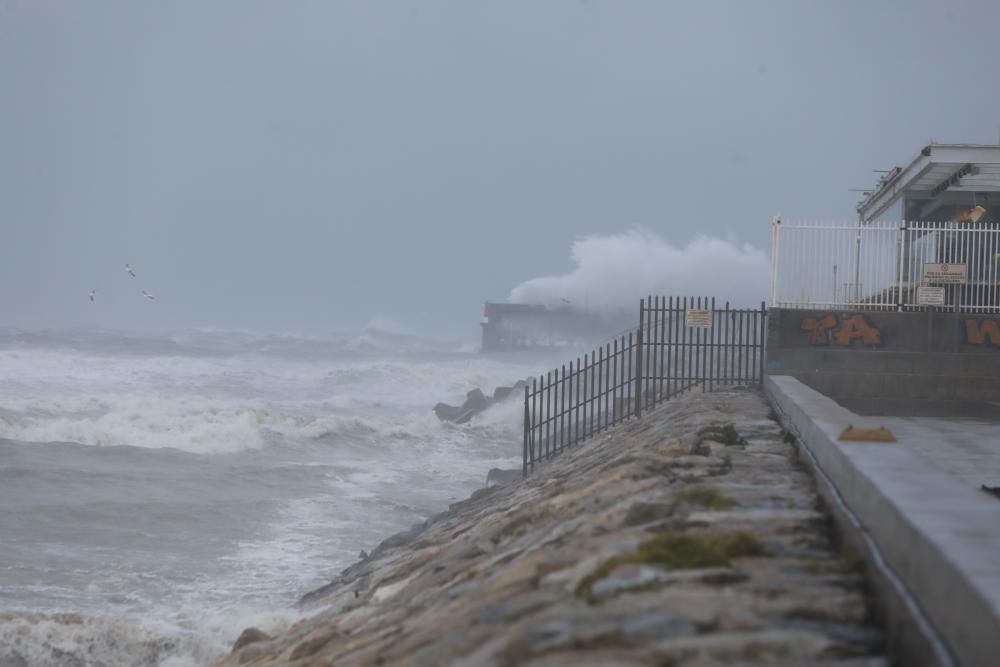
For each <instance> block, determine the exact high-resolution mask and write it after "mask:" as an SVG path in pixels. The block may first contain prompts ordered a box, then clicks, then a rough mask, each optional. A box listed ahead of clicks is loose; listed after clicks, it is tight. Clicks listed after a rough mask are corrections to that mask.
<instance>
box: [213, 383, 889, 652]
mask: <svg viewBox="0 0 1000 667" xmlns="http://www.w3.org/2000/svg"><path fill="white" fill-rule="evenodd" d="M783 436H784V434H783V432H782V431H781V428H780V427H779V426H778V425H777V424H776V423H775V422H774V420H773V419H772V415H771V414H770V410H769V408H768V406H767V404H766V403H765V402H764V400H763V399H762V397H761V396H760V394H758V393H757V392H755V391H750V390H741V389H735V390H729V391H722V392H716V393H709V394H696V395H690V396H687V397H684V398H681V399H678V400H675V401H672V402H669V403H666V404H664V405H662V406H660V407H659V408H657V409H655V410H652V411H650V412H648V413H647V414H645V415H644V416H643V418H642V419H641V420H637V421H632V422H628V423H626V424H623V425H621V426H620V427H618V428H617V429H614V430H611V431H609V432H608V433H606V434H604V435H603V436H601V437H597V438H594V439H593V440H592V441H590V442H588V443H586V444H584V445H582V446H580V447H578V448H575V449H573V450H568V451H566V452H563V453H562V454H560V455H559V456H558V457H556V458H554V459H552V461H551V462H549V463H547V464H546V465H543V466H542V467H541V469H539V470H538V471H536V473H535V474H534V475H532V476H531V477H529V478H528V479H527V480H524V481H521V482H517V483H515V484H512V485H509V486H506V487H493V488H490V489H485V490H483V491H480V492H477V493H476V494H474V495H473V496H472V497H471V498H470V499H469V500H466V501H463V502H461V503H457V504H455V505H453V506H452V507H451V508H450V510H449V511H448V512H445V513H443V514H440V515H438V516H436V517H433V518H432V519H430V520H428V521H427V522H426V523H425V524H424V525H423V526H421V527H419V528H415V529H414V530H412V531H409V532H407V533H401V534H399V535H396V536H394V537H392V538H390V539H389V540H386V542H384V543H383V544H382V545H380V546H379V547H378V548H377V549H376V550H374V551H373V552H372V554H371V555H370V556H368V557H367V558H366V559H364V560H362V561H360V562H358V563H356V564H355V565H353V566H351V567H349V568H348V569H346V570H345V571H344V572H343V573H342V574H341V575H340V576H338V577H337V578H336V579H335V580H334V581H333V582H331V583H330V584H328V585H327V586H324V587H323V588H322V589H320V590H318V591H315V592H313V593H311V594H309V595H307V596H306V597H305V598H303V607H304V609H305V610H306V611H308V612H310V613H311V614H312V615H311V616H310V617H309V618H307V619H305V620H303V621H300V622H299V623H297V624H296V625H294V626H292V627H291V628H290V629H289V630H288V631H287V632H286V633H284V634H283V635H281V636H279V637H274V638H269V637H267V636H265V635H263V634H262V633H255V632H251V631H248V632H247V633H245V635H244V637H242V638H241V641H240V642H238V643H237V647H236V648H235V649H234V651H233V652H232V654H231V655H229V656H228V657H226V658H224V659H223V660H221V661H220V662H219V663H217V664H218V665H219V666H220V667H235V666H236V665H254V666H263V665H289V666H291V665H295V666H306V665H428V666H437V665H466V666H476V665H496V666H506V665H532V666H537V667H542V666H555V665H573V666H574V667H583V666H586V665H623V666H628V665H671V666H683V665H691V666H694V665H699V666H701V665H734V664H739V665H753V664H784V665H829V666H833V665H838V666H841V667H847V666H851V667H861V666H865V667H876V666H877V667H884V666H885V665H888V662H887V661H886V660H885V659H884V658H883V657H882V635H881V633H880V632H879V630H878V629H877V628H875V627H873V626H872V625H871V624H870V622H869V616H870V611H869V610H870V607H869V604H868V600H867V598H866V594H865V590H866V587H865V582H864V580H863V578H862V576H861V574H860V573H859V570H858V567H857V564H856V563H855V562H854V561H852V560H848V559H845V558H842V557H840V555H839V554H838V552H837V551H836V549H835V546H834V545H833V544H832V542H831V536H830V530H829V524H828V519H827V517H826V516H825V515H824V514H823V513H822V511H821V510H820V509H819V506H818V501H817V496H816V493H815V489H814V486H813V480H812V478H811V477H810V476H809V474H808V473H807V472H805V471H804V470H803V469H802V468H801V467H800V466H799V465H798V461H797V460H796V458H795V449H794V448H793V446H792V445H790V444H788V443H787V442H786V441H785V439H784V437H783Z"/></svg>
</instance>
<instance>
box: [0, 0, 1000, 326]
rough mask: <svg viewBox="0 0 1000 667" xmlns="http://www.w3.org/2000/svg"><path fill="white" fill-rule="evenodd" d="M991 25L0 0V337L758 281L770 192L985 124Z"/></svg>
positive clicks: (363, 320) (887, 161)
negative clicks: (609, 254)
mask: <svg viewBox="0 0 1000 667" xmlns="http://www.w3.org/2000/svg"><path fill="white" fill-rule="evenodd" d="M998 24H1000V3H996V2H995V1H981V2H902V1H896V2H862V1H860V0H855V1H845V2H808V1H801V0H788V1H785V2H766V3H752V2H742V1H735V0H734V1H733V2H699V3H693V2H692V3H686V4H681V3H673V2H670V3H668V2H658V1H652V0H649V1H646V2H643V1H639V0H637V1H634V2H612V1H610V0H609V1H603V2H602V1H598V0H579V1H558V0H552V1H546V2H537V1H535V0H524V1H514V0H511V1H507V2H479V1H473V0H453V1H450V2H441V1H427V2H390V1H386V2H373V1H370V0H358V1H355V2H346V1H345V2H322V1H319V0H297V1H296V2H274V1H271V2H264V1H262V0H226V1H217V2H207V1H204V0H179V1H176V2H153V1H151V0H147V1H143V0H100V1H94V2H78V1H76V0H46V1H34V0H0V91H2V92H0V327H3V328H38V327H78V326H85V327H115V328H128V329H177V328H185V327H223V328H245V329H254V330H266V331H278V332H284V331H301V332H307V333H312V332H324V331H330V330H335V329H345V328H359V327H363V326H365V325H366V324H367V323H369V322H372V321H375V322H376V323H386V322H389V323H392V326H393V327H398V328H399V329H401V330H407V331H418V332H425V333H431V334H437V335H447V336H457V337H462V338H472V337H474V336H475V335H476V332H477V322H478V318H479V314H480V313H481V303H482V301H484V300H486V299H490V300H502V299H504V298H507V297H508V295H510V294H511V290H512V289H513V290H514V294H513V296H514V297H515V298H528V297H529V295H531V294H534V295H536V296H537V297H538V298H542V299H543V300H544V299H551V298H552V297H553V296H555V297H557V298H559V297H563V298H567V299H571V300H588V299H589V300H593V301H594V302H597V301H598V300H606V299H610V298H612V297H613V296H614V295H618V294H623V295H624V297H625V298H632V297H633V296H634V293H635V291H636V290H639V291H649V290H651V289H660V290H663V291H668V292H677V291H685V292H688V293H707V292H709V291H714V292H718V296H720V297H721V296H723V294H722V292H721V290H725V289H728V288H731V289H732V290H735V291H734V292H733V293H734V295H735V296H736V297H738V298H743V297H744V296H745V297H746V298H747V299H750V298H751V297H752V298H753V299H758V298H760V297H759V296H758V292H759V291H760V289H759V286H760V285H761V284H762V283H761V281H762V280H763V281H765V282H766V257H765V256H764V255H763V253H764V252H766V250H767V248H768V247H769V240H768V234H769V225H770V221H771V218H772V216H773V215H774V214H776V213H778V212H781V213H783V214H784V215H785V216H786V217H787V218H827V219H829V218H836V219H840V220H852V219H854V204H855V202H856V201H857V199H858V198H859V197H860V193H859V192H850V191H849V189H850V188H865V187H870V186H871V185H872V184H873V183H874V182H875V181H876V180H877V178H878V176H879V174H878V173H875V172H873V171H872V170H873V169H888V168H890V167H891V166H893V165H895V164H902V163H905V162H906V161H908V160H909V159H911V158H912V157H913V156H914V155H915V154H916V153H917V152H918V151H919V150H920V149H921V147H923V146H924V145H925V144H926V143H928V141H930V140H932V139H933V140H936V141H939V142H956V143H960V142H972V143H994V142H996V141H997V139H998V130H1000V89H998V87H997V86H996V85H995V83H996V81H997V71H998V69H997V67H998V66H997V48H996V40H995V31H996V26H997V25H998ZM629 230H646V231H643V232H630V231H629ZM644 235H646V236H644ZM602 239H603V240H602ZM644 239H646V240H649V239H655V240H654V241H652V246H650V247H641V248H640V247H638V246H646V245H648V244H646V243H645V242H644V241H643V240H644ZM712 239H715V240H712ZM574 244H575V245H574ZM747 244H749V246H748V245H747ZM615 247H617V248H619V250H622V251H628V252H631V251H630V250H628V249H629V248H634V249H635V251H636V252H637V253H638V254H637V261H634V262H633V261H628V260H626V259H624V258H621V257H619V258H618V259H617V260H615V261H616V262H617V264H615V263H608V262H605V261H603V260H598V259H597V257H598V255H599V254H600V253H599V252H598V251H601V252H603V251H609V250H611V249H612V248H615ZM755 248H756V249H761V250H760V251H758V250H754V249H755ZM713 249H714V250H718V251H720V252H722V253H723V255H722V256H720V258H719V259H717V260H711V261H709V260H705V261H702V260H703V259H704V258H706V257H708V255H706V253H710V251H713ZM592 253H597V254H592ZM126 262H129V263H131V264H132V265H133V266H134V267H135V272H136V277H135V278H133V277H132V276H130V275H128V274H127V273H126V272H125V270H124V265H125V263H126ZM658 262H667V264H665V265H664V266H663V267H662V272H660V273H658V271H660V269H659V268H657V267H656V266H655V265H656V264H657V263H658ZM712 262H715V263H714V264H713V263H712ZM713 267H720V268H724V269H725V270H726V271H728V272H730V273H723V272H717V271H715V270H711V269H713ZM631 270H634V271H635V272H636V273H635V274H634V275H633V274H630V273H629V271H631ZM761 270H763V271H764V277H763V279H762V278H761V273H760V271H761ZM744 272H749V273H744ZM544 276H551V277H553V278H550V279H544V280H533V279H535V278H539V277H544ZM744 278H745V280H744ZM526 281H529V282H526ZM515 288H516V289H515ZM682 288H683V290H682ZM91 289H96V290H97V294H96V297H95V301H94V303H93V304H92V303H91V302H90V300H89V298H88V292H89V291H90V290H91ZM143 289H145V290H148V291H149V292H151V293H152V294H154V295H155V296H156V300H155V301H153V300H148V299H145V298H143V296H142V293H141V291H142V290H143Z"/></svg>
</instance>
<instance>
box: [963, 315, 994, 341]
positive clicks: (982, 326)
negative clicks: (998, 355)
mask: <svg viewBox="0 0 1000 667" xmlns="http://www.w3.org/2000/svg"><path fill="white" fill-rule="evenodd" d="M962 331H963V332H964V333H965V342H966V343H968V344H969V345H983V346H986V345H988V346H992V347H1000V320H979V319H967V320H963V321H962Z"/></svg>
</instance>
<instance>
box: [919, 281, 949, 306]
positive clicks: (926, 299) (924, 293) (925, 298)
mask: <svg viewBox="0 0 1000 667" xmlns="http://www.w3.org/2000/svg"><path fill="white" fill-rule="evenodd" d="M917 305H920V306H943V305H944V287H928V286H927V285H923V286H921V287H918V288H917Z"/></svg>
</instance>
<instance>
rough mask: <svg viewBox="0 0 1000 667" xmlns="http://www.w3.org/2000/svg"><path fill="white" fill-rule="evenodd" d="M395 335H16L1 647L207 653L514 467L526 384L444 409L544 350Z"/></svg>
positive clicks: (81, 655) (146, 654)
mask: <svg viewBox="0 0 1000 667" xmlns="http://www.w3.org/2000/svg"><path fill="white" fill-rule="evenodd" d="M380 326H382V325H380ZM385 326H388V325H385ZM392 336H396V337H397V338H395V339H394V338H392V337H391V336H390V335H388V334H384V333H381V332H379V331H369V332H367V333H365V334H363V335H360V336H339V337H335V338H332V339H330V338H321V337H317V338H301V337H292V336H257V335H252V334H248V333H239V334H229V333H226V332H218V331H217V332H183V333H181V334H171V335H168V336H156V335H142V336H138V335H127V336H121V335H118V334H105V333H101V334H94V333H87V334H86V335H83V334H77V333H72V332H71V333H61V334H60V333H58V332H44V333H29V334H23V335H22V334H18V335H7V336H6V337H4V334H3V333H2V332H0V439H9V440H13V441H16V442H13V443H10V442H0V447H3V448H4V450H3V451H4V456H5V458H4V462H5V463H7V462H10V463H11V465H10V466H9V467H6V468H5V467H4V466H0V475H5V476H4V477H3V486H0V526H2V527H3V532H4V538H5V539H8V538H10V542H9V543H8V545H9V548H5V549H4V550H0V597H2V598H3V599H4V601H5V602H4V604H5V606H7V610H6V612H0V613H2V615H0V664H8V663H9V664H27V665H36V664H37V665H47V664H60V665H61V664H74V661H76V662H78V663H80V664H106V665H130V666H132V665H163V666H164V667H190V666H191V665H204V664H206V663H208V662H210V661H211V660H214V659H216V658H217V657H219V656H220V655H222V654H224V653H225V652H226V651H228V650H229V647H230V646H231V644H232V641H233V640H235V638H236V637H237V636H238V635H239V633H240V631H242V630H243V629H244V628H246V627H249V626H255V627H259V628H261V629H263V630H264V631H266V632H271V631H274V630H278V629H280V628H281V627H282V626H283V625H287V624H288V623H290V622H292V621H293V620H294V618H295V614H294V613H293V612H292V611H290V606H291V604H292V603H294V601H295V600H296V599H297V598H298V596H300V595H301V594H303V593H305V592H307V591H308V590H310V589H312V588H315V587H318V586H320V585H322V584H324V583H326V582H327V581H329V580H330V578H331V577H333V576H335V575H336V573H337V572H338V571H339V570H340V569H342V568H343V567H345V566H347V565H348V564H350V562H352V561H353V560H354V558H355V557H356V555H357V553H358V552H359V551H360V550H361V549H367V550H371V549H372V548H373V547H374V546H375V545H377V544H378V543H379V542H380V541H381V540H383V539H385V538H386V537H388V536H389V535H391V534H392V533H394V532H396V531H399V530H403V529H406V528H408V527H409V526H410V525H411V524H413V523H415V522H419V521H422V520H423V519H424V518H425V517H427V516H429V515H431V514H433V513H436V512H439V511H442V510H443V509H445V508H446V507H447V505H448V503H450V502H454V501H456V500H459V499H462V498H464V497H466V496H467V494H468V493H469V492H471V491H472V490H474V489H475V488H477V487H479V486H481V485H482V484H483V483H484V481H485V474H486V471H487V470H488V469H489V468H491V467H505V468H509V467H514V466H516V465H517V464H518V463H519V458H518V457H519V454H520V418H521V411H522V410H523V406H522V405H521V404H520V402H519V401H518V400H517V397H515V398H514V399H512V400H511V401H510V402H507V403H503V404H501V405H497V406H494V407H493V408H492V409H490V410H488V411H487V412H485V413H483V414H481V415H479V416H477V417H476V418H474V419H473V420H472V421H471V422H470V423H468V424H462V425H455V424H446V423H441V422H439V421H438V420H437V418H436V417H435V416H434V414H433V412H432V411H431V407H432V406H433V405H434V403H436V402H437V401H442V400H443V401H446V402H452V403H460V402H461V401H462V400H463V399H464V397H465V393H466V392H467V391H468V390H470V389H472V388H473V387H480V388H483V389H484V390H486V391H487V392H489V391H490V390H492V388H493V387H494V386H496V385H500V384H510V383H512V382H513V381H515V380H517V379H519V378H523V377H525V376H528V375H530V374H532V373H533V372H537V371H538V370H539V368H537V363H525V364H523V365H517V364H511V363H505V362H499V361H495V360H490V359H487V358H483V357H480V356H479V355H475V354H470V353H469V352H468V351H467V350H466V351H457V350H456V349H455V348H456V346H455V345H454V344H451V345H445V346H441V345H437V344H432V343H428V342H426V341H419V340H414V339H411V338H407V337H405V336H402V335H399V334H392ZM394 340H395V341H396V342H393V341H394ZM366 341H368V342H366ZM379 346H380V347H379ZM374 348H377V351H375V352H372V351H371V350H372V349H374ZM351 349H355V350H362V351H359V352H357V353H355V352H351ZM49 442H69V443H79V444H81V445H88V446H84V447H80V446H73V445H59V446H50V445H47V444H45V443H49ZM91 445H98V446H101V448H98V447H92V446H91ZM117 445H128V446H129V447H128V448H120V449H105V448H104V447H106V446H117ZM166 448H173V449H177V450H184V452H186V453H180V452H175V451H172V450H170V449H166ZM8 454H9V456H10V458H6V457H7V455H8ZM269 609H277V610H279V611H267V610H269ZM282 609H289V611H280V610H282ZM262 610H263V611H262ZM62 611H65V612H66V613H57V612H62ZM134 619H141V621H137V620H134ZM4 651H6V653H5V652H4Z"/></svg>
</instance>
